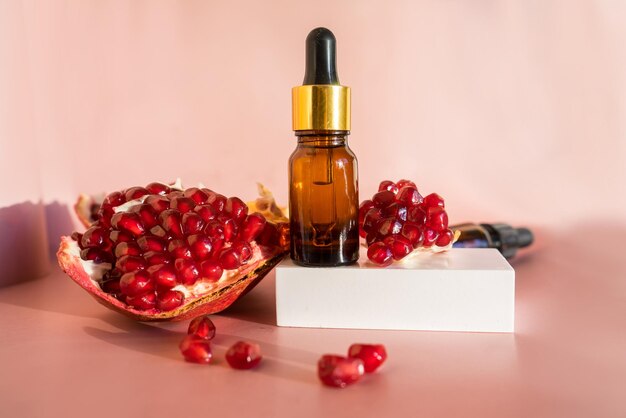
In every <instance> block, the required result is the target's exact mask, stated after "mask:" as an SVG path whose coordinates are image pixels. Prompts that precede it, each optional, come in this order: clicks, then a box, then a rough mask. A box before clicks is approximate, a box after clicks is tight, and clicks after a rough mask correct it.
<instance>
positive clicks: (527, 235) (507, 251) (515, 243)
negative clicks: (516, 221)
mask: <svg viewBox="0 0 626 418" xmlns="http://www.w3.org/2000/svg"><path fill="white" fill-rule="evenodd" d="M481 225H482V226H483V227H485V228H486V229H488V230H490V229H491V230H493V231H495V232H496V234H497V235H498V238H499V241H500V242H499V243H498V244H499V245H498V249H499V250H500V252H501V253H502V255H503V256H504V257H506V258H511V257H513V256H514V255H515V253H516V252H517V250H518V249H519V248H524V247H528V246H529V245H530V244H532V243H533V240H534V237H533V233H532V232H531V231H530V229H528V228H513V227H512V226H511V225H507V224H481Z"/></svg>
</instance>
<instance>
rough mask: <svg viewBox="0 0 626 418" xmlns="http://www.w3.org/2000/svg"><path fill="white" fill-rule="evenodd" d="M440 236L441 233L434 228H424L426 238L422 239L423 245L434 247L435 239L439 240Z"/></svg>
mask: <svg viewBox="0 0 626 418" xmlns="http://www.w3.org/2000/svg"><path fill="white" fill-rule="evenodd" d="M438 237H439V233H438V232H437V231H435V230H432V229H430V228H426V229H425V230H424V240H423V241H422V245H423V246H424V247H432V245H433V244H434V243H435V241H437V238H438Z"/></svg>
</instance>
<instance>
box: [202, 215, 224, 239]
mask: <svg viewBox="0 0 626 418" xmlns="http://www.w3.org/2000/svg"><path fill="white" fill-rule="evenodd" d="M204 233H205V234H206V235H207V236H208V237H209V238H211V239H212V240H217V239H224V228H223V227H222V225H221V224H220V223H219V221H217V220H213V221H209V222H208V223H207V224H206V226H205V227H204Z"/></svg>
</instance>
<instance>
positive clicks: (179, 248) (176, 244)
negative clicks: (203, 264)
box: [167, 239, 193, 260]
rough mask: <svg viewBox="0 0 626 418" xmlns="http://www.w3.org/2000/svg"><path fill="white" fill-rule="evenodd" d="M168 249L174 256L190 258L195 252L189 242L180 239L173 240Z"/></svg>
mask: <svg viewBox="0 0 626 418" xmlns="http://www.w3.org/2000/svg"><path fill="white" fill-rule="evenodd" d="M167 251H168V252H169V253H170V254H171V255H172V257H174V258H186V259H188V260H191V259H192V258H193V254H192V253H191V249H190V248H189V246H188V245H187V243H186V242H185V241H183V240H180V239H173V240H171V241H170V242H169V244H168V245H167Z"/></svg>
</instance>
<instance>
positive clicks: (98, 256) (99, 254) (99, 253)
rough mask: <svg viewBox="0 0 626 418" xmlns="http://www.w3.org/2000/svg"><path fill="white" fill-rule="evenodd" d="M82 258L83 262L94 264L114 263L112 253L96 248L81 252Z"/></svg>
mask: <svg viewBox="0 0 626 418" xmlns="http://www.w3.org/2000/svg"><path fill="white" fill-rule="evenodd" d="M80 258H82V259H83V260H89V261H93V262H94V263H112V262H113V257H112V256H111V253H109V252H107V251H104V250H101V249H100V248H96V247H92V248H85V249H84V250H81V251H80Z"/></svg>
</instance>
